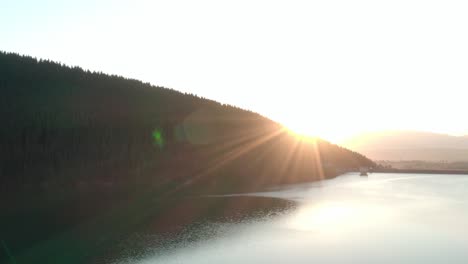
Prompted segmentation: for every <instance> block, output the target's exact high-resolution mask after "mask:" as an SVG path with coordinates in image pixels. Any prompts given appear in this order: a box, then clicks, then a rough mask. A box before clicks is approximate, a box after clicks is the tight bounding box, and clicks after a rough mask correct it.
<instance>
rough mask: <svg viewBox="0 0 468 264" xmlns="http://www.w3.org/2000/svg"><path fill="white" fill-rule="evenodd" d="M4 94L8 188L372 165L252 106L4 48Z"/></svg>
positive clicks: (298, 176)
mask: <svg viewBox="0 0 468 264" xmlns="http://www.w3.org/2000/svg"><path fill="white" fill-rule="evenodd" d="M0 93H1V95H2V96H1V97H0V119H1V120H2V129H1V131H0V146H1V149H0V183H1V186H3V188H4V191H6V190H16V189H38V188H39V187H40V189H44V190H48V191H50V190H55V189H59V190H64V189H66V190H80V191H89V190H92V189H96V188H97V189H102V188H107V189H112V190H123V189H125V190H129V189H132V188H133V187H135V188H142V187H147V186H162V185H164V184H166V185H167V186H170V188H179V187H180V186H197V190H198V189H200V188H201V189H204V190H205V191H210V192H222V191H224V190H225V191H230V190H245V189H254V188H261V187H264V186H269V185H273V184H281V183H290V182H297V181H305V180H314V179H320V178H324V177H329V176H333V175H335V174H336V173H337V172H341V171H345V170H350V169H353V168H356V167H359V166H373V165H374V164H373V162H372V161H370V160H369V159H367V158H365V157H364V156H362V155H360V154H358V153H355V152H352V151H349V150H347V149H344V148H341V147H338V146H336V145H333V144H330V143H328V142H325V141H323V140H301V139H299V138H297V137H295V136H293V135H291V134H290V133H288V132H287V131H286V130H285V129H283V128H282V126H281V125H280V124H277V123H275V122H273V121H271V120H269V119H267V118H265V117H262V116H260V115H258V114H256V113H253V112H250V111H245V110H242V109H239V108H236V107H233V106H228V105H222V104H219V103H217V102H214V101H211V100H207V99H203V98H200V97H197V96H194V95H190V94H183V93H180V92H177V91H175V90H171V89H166V88H163V87H155V86H152V85H150V84H148V83H143V82H140V81H137V80H133V79H126V78H123V77H119V76H109V75H106V74H103V73H96V72H89V71H84V70H82V69H81V68H77V67H73V68H71V67H67V66H64V65H61V64H58V63H55V62H50V61H37V60H36V59H33V58H31V57H25V56H19V55H16V54H9V53H0ZM168 188H169V187H168ZM206 188H209V190H206Z"/></svg>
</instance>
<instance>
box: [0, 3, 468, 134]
mask: <svg viewBox="0 0 468 264" xmlns="http://www.w3.org/2000/svg"><path fill="white" fill-rule="evenodd" d="M0 11H1V15H0V50H4V51H9V52H17V53H20V54H26V55H31V56H33V57H37V58H47V59H52V60H55V61H59V62H62V63H65V64H67V65H78V66H80V67H82V68H85V69H90V70H96V71H102V72H105V73H111V74H118V75H123V76H125V77H130V78H136V79H140V80H142V81H145V82H150V83H152V84H154V85H160V86H165V87H170V88H173V89H176V90H179V91H182V92H187V93H193V94H197V95H200V96H203V97H206V98H210V99H214V100H217V101H219V102H221V103H227V104H232V105H237V106H239V107H242V108H246V109H249V110H253V111H256V112H258V113H260V114H262V115H265V116H267V117H269V118H271V119H273V120H275V121H278V122H281V123H283V124H284V125H286V126H287V127H289V128H291V129H292V130H295V131H297V132H299V133H304V134H308V135H318V136H321V137H323V138H325V139H328V140H331V141H334V142H339V141H341V140H342V139H344V138H346V137H348V136H352V135H354V134H356V133H361V132H369V131H377V130H422V131H431V132H437V133H447V134H452V135H462V134H468V122H465V120H466V113H468V104H467V103H466V102H467V96H465V95H468V93H467V92H468V74H467V73H468V48H467V47H468V34H467V32H468V16H467V15H466V14H468V2H466V1H451V0H443V1H432V0H425V1H415V0H403V1H401V0H392V1H376V0H369V1H362V0H356V1H349V0H344V1H341V0H326V1H295V0H286V1H274V0H269V1H268V0H265V1H257V0H247V1H244V0H236V1H221V0H213V1H205V0H199V1H181V0H170V1H150V0H131V1H120V0H113V1H111V0H104V1H99V0H81V1H54V0H43V1H33V0H29V1H28V0H1V2H0Z"/></svg>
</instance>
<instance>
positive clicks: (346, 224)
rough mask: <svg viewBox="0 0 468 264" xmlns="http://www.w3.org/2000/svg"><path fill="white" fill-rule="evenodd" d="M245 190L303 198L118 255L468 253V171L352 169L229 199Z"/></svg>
mask: <svg viewBox="0 0 468 264" xmlns="http://www.w3.org/2000/svg"><path fill="white" fill-rule="evenodd" d="M243 196H244V197H243ZM245 196H249V197H251V199H253V200H255V197H258V199H262V198H263V199H265V197H269V198H275V199H277V198H280V199H284V200H286V201H291V202H294V204H295V205H296V206H284V207H279V208H276V210H273V211H268V210H265V211H264V213H257V214H254V215H251V216H248V217H238V218H230V219H221V218H218V219H214V220H213V219H206V221H201V222H199V223H198V224H197V225H192V227H190V228H186V229H183V230H181V231H180V232H178V233H177V235H174V234H172V235H171V234H169V235H168V237H165V238H164V237H157V236H153V237H151V236H146V237H145V236H144V235H142V236H140V237H132V238H131V239H129V240H127V244H125V247H126V248H127V249H128V248H132V247H133V246H132V245H135V244H138V243H139V247H140V248H141V247H144V248H145V250H144V251H143V253H139V254H133V255H132V254H131V253H129V254H127V255H126V256H121V257H120V259H118V260H116V261H114V262H113V263H141V264H150V263H168V264H171V263H224V264H230V263H232V264H234V263H236V264H237V263H425V264H427V263H466V261H467V259H468V203H467V202H468V176H466V175H423V174H390V173H388V174H385V173H374V174H370V175H369V177H360V176H358V175H357V174H354V173H350V174H345V175H343V176H340V177H338V178H335V179H331V180H327V181H323V182H315V183H306V184H298V185H291V186H286V187H284V188H280V189H276V190H272V191H269V192H262V193H251V194H243V195H231V196H230V197H229V199H230V200H232V201H235V200H236V199H245ZM220 198H221V197H207V199H220ZM221 199H223V198H221ZM253 200H248V201H249V202H251V201H253ZM246 201H247V200H246ZM233 203H234V204H235V202H233ZM142 241H143V242H142Z"/></svg>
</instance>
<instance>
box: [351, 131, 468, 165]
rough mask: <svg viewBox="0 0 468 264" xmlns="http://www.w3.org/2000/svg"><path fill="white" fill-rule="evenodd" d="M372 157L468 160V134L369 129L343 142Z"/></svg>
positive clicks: (374, 158)
mask: <svg viewBox="0 0 468 264" xmlns="http://www.w3.org/2000/svg"><path fill="white" fill-rule="evenodd" d="M342 145H343V146H345V147H348V148H350V149H353V150H355V151H359V152H360V153H363V154H365V155H366V156H368V157H370V158H372V159H373V160H394V161H397V160H402V161H411V160H425V161H433V162H436V161H449V162H457V161H468V137H467V136H451V135H445V134H437V133H429V132H418V131H384V132H375V133H366V134H362V135H359V136H356V137H354V138H351V139H349V140H347V141H346V142H343V144H342Z"/></svg>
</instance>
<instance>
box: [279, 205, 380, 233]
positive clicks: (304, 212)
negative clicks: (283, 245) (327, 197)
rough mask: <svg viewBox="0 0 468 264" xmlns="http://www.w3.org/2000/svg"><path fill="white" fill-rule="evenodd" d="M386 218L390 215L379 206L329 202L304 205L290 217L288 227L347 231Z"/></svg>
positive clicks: (305, 229)
mask: <svg viewBox="0 0 468 264" xmlns="http://www.w3.org/2000/svg"><path fill="white" fill-rule="evenodd" d="M386 218H388V215H387V214H386V213H385V212H383V211H382V210H379V209H378V208H377V207H373V206H364V205H358V204H353V203H345V202H343V203H335V202H333V203H331V202H329V203H320V204H311V205H304V206H302V207H301V208H299V209H298V211H297V212H296V213H295V214H294V215H293V216H292V217H291V218H290V219H289V221H288V227H289V228H292V229H296V230H301V231H317V232H327V233H330V232H333V233H336V232H347V231H351V230H353V229H358V228H360V227H366V226H368V225H369V224H371V223H372V222H374V223H375V222H376V221H382V220H383V219H386Z"/></svg>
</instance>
